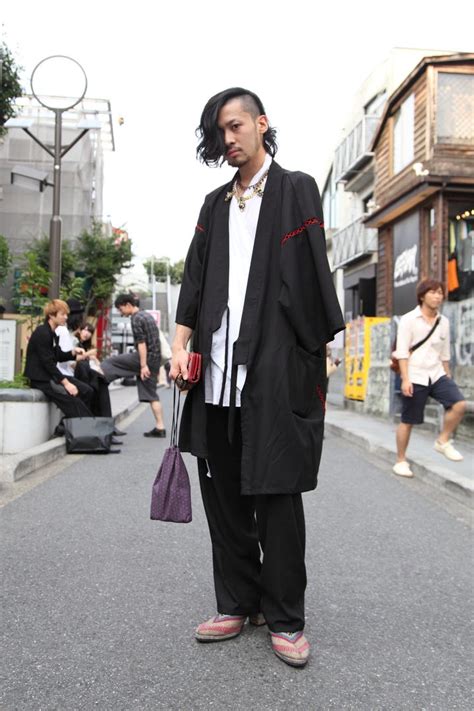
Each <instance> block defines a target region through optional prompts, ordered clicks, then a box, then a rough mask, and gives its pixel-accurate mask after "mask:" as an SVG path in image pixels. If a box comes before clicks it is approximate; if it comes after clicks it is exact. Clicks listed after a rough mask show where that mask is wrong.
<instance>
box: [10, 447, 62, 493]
mask: <svg viewBox="0 0 474 711" xmlns="http://www.w3.org/2000/svg"><path fill="white" fill-rule="evenodd" d="M65 455H66V442H65V439H64V437H55V438H54V439H53V440H51V441H50V442H43V444H39V445H38V446H36V447H31V448H30V449H27V450H25V451H24V452H20V453H18V454H7V455H3V456H2V469H1V473H0V481H1V482H4V483H7V484H13V483H14V482H15V481H18V480H19V479H22V478H23V477H24V476H27V474H31V473H32V472H34V471H36V470H37V469H40V467H45V466H46V465H47V464H51V462H54V461H56V460H57V459H59V458H60V457H64V456H65Z"/></svg>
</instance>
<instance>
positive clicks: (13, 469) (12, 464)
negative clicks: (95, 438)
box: [0, 400, 140, 484]
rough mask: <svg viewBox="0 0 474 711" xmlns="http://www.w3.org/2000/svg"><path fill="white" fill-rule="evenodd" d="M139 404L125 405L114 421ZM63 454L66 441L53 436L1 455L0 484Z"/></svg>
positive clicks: (128, 413) (125, 415)
mask: <svg viewBox="0 0 474 711" xmlns="http://www.w3.org/2000/svg"><path fill="white" fill-rule="evenodd" d="M139 404H140V403H139V402H138V400H135V401H134V402H132V404H131V405H127V407H125V408H124V409H123V410H121V411H120V412H119V413H117V414H116V415H114V417H115V422H116V423H118V422H121V421H122V420H124V419H125V418H126V417H128V416H129V415H131V413H132V412H133V410H135V408H137V407H138V405H139ZM65 456H66V442H65V439H64V437H55V438H54V439H51V440H49V441H48V442H43V443H42V444H38V445H37V446H36V447H31V448H30V449H26V450H25V451H24V452H19V453H17V454H6V455H3V457H2V472H1V474H0V484H14V483H15V482H16V481H18V480H19V479H22V478H23V477H25V476H27V475H28V474H32V473H33V472H35V471H37V470H38V469H40V468H41V467H44V466H46V465H47V464H51V463H52V462H55V461H56V460H57V459H60V458H61V457H65Z"/></svg>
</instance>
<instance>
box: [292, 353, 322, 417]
mask: <svg viewBox="0 0 474 711" xmlns="http://www.w3.org/2000/svg"><path fill="white" fill-rule="evenodd" d="M289 385H290V392H289V398H290V406H291V409H292V411H293V412H294V413H295V415H299V416H300V417H316V416H317V415H318V414H319V415H320V414H321V413H324V402H325V399H326V358H322V357H321V356H320V355H316V354H313V353H308V351H305V350H304V349H303V348H301V347H300V346H294V347H293V348H292V350H291V352H290V360H289Z"/></svg>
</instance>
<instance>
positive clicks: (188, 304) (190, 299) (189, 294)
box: [176, 204, 208, 330]
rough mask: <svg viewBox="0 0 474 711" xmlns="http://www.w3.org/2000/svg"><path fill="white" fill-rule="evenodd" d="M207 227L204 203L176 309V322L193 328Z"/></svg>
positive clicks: (194, 326)
mask: <svg viewBox="0 0 474 711" xmlns="http://www.w3.org/2000/svg"><path fill="white" fill-rule="evenodd" d="M207 229H208V221H207V209H206V204H204V205H203V206H202V208H201V212H200V213H199V220H198V222H197V224H196V227H195V229H194V237H193V239H192V242H191V245H190V247H189V250H188V254H187V257H186V261H185V263H184V272H183V281H182V284H181V290H180V293H179V300H178V307H177V309H176V323H177V324H180V325H182V326H187V327H188V328H191V329H193V330H194V329H195V328H196V320H197V313H198V307H199V298H200V292H201V284H202V272H203V264H204V252H205V246H206V240H207Z"/></svg>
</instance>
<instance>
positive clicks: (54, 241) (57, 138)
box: [49, 109, 62, 299]
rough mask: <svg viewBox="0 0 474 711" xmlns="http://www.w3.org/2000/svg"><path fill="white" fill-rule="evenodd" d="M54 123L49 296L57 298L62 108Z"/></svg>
mask: <svg viewBox="0 0 474 711" xmlns="http://www.w3.org/2000/svg"><path fill="white" fill-rule="evenodd" d="M54 113H55V123H54V173H53V214H52V217H51V221H50V223H49V270H50V272H52V280H51V286H50V289H49V298H50V299H58V298H59V286H60V284H61V217H60V214H59V212H60V201H61V132H62V110H61V109H55V110H54Z"/></svg>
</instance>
